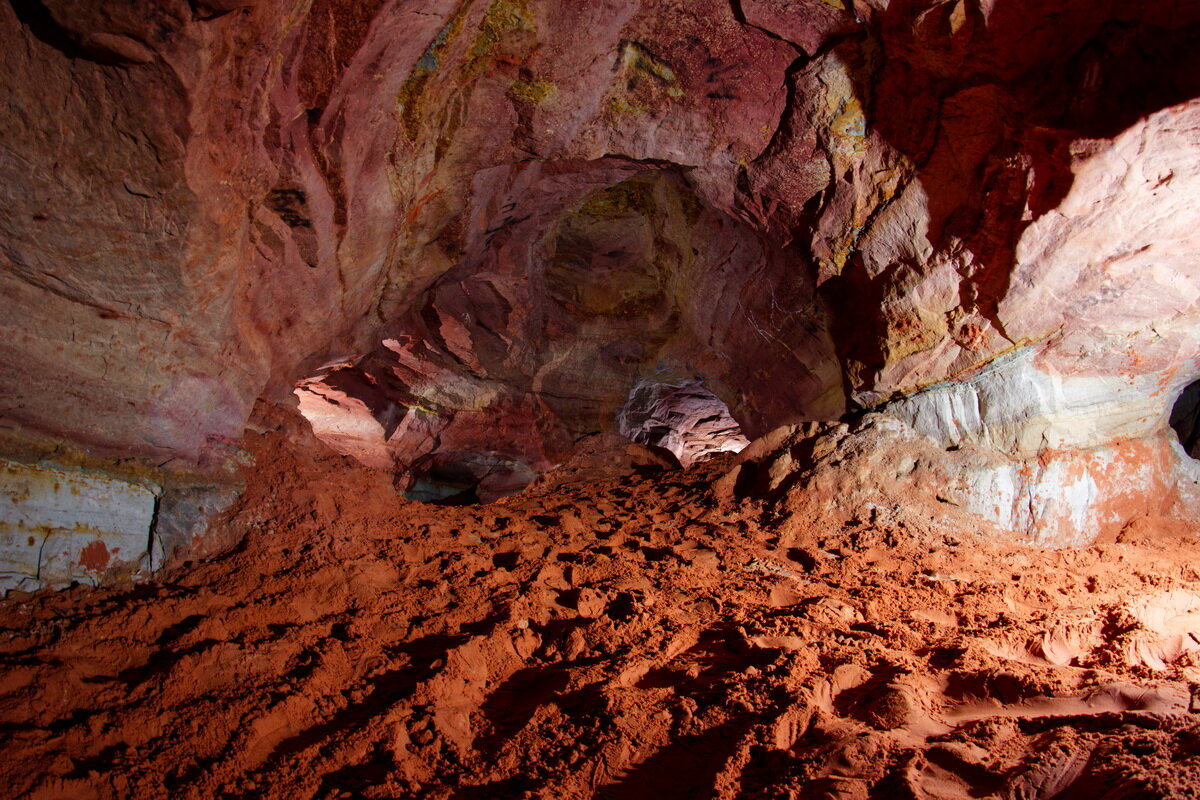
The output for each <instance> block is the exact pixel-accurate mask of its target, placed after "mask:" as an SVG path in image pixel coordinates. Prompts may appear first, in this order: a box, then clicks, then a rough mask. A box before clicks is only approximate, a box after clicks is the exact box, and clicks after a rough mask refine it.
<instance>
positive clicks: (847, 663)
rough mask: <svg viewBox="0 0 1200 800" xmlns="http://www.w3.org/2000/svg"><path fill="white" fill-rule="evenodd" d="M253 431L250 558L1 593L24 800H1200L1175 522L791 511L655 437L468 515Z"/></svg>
mask: <svg viewBox="0 0 1200 800" xmlns="http://www.w3.org/2000/svg"><path fill="white" fill-rule="evenodd" d="M248 446H249V447H250V448H251V451H252V452H253V454H254V456H255V462H254V466H253V467H252V468H250V469H249V470H248V473H247V476H246V480H247V488H246V492H245V494H244V496H243V498H242V499H241V501H240V502H239V504H238V505H237V507H236V508H235V509H234V510H233V511H232V512H231V513H230V515H229V517H228V519H227V520H225V521H224V522H223V523H221V527H222V528H223V531H222V535H225V536H229V537H231V540H237V541H240V544H238V545H237V546H236V547H235V548H233V549H232V550H230V551H229V552H227V553H226V554H224V555H222V556H219V557H215V558H212V559H209V560H207V561H203V562H197V563H189V564H183V565H181V566H179V567H177V568H176V569H175V570H174V571H173V572H171V573H169V574H168V575H166V576H164V577H163V579H162V580H161V581H160V582H157V583H153V584H148V585H142V586H136V587H129V588H123V589H100V590H95V589H89V588H84V587H76V588H74V589H70V590H67V591H63V592H45V593H40V594H37V595H25V596H15V595H14V596H10V597H9V598H8V599H7V600H6V601H5V602H4V603H3V604H0V631H2V632H3V635H2V636H0V732H2V739H0V741H2V744H0V755H2V758H0V786H3V787H4V789H5V791H4V792H3V794H4V796H6V797H30V798H38V799H39V800H49V798H71V799H72V800H85V799H86V798H168V797H169V798H174V799H176V800H178V799H179V798H197V799H199V798H217V797H229V798H289V800H290V799H291V798H310V797H311V798H445V799H446V800H450V799H451V798H454V799H456V800H466V799H467V798H575V797H579V798H585V797H598V798H654V799H655V800H665V799H666V798H709V797H712V798H735V797H737V798H806V799H807V798H850V799H862V798H921V799H922V800H924V799H925V798H929V799H931V800H936V799H940V798H953V799H954V800H959V799H960V798H972V797H996V798H1014V799H1016V798H1021V799H1023V800H1032V799H1034V798H1037V799H1040V800H1049V798H1068V799H1069V798H1099V797H1110V798H1135V797H1136V798H1168V797H1169V798H1187V797H1196V796H1200V717H1198V716H1197V715H1196V713H1195V712H1196V710H1197V709H1198V708H1200V695H1198V692H1200V666H1198V665H1200V661H1198V660H1197V656H1196V652H1197V651H1196V649H1195V648H1200V638H1198V637H1200V575H1198V574H1197V571H1196V569H1195V568H1194V566H1193V565H1195V564H1197V563H1200V544H1198V543H1197V541H1196V540H1195V538H1193V537H1192V536H1191V535H1186V536H1181V535H1179V532H1178V531H1175V532H1172V531H1170V530H1167V529H1164V527H1163V526H1162V525H1159V524H1158V523H1157V522H1156V521H1155V520H1153V519H1145V520H1141V521H1140V522H1138V523H1137V524H1135V525H1133V526H1130V528H1128V529H1127V530H1126V531H1125V533H1124V534H1123V535H1122V536H1121V537H1119V538H1118V540H1116V541H1112V542H1108V543H1104V544H1100V545H1097V546H1093V547H1090V548H1087V549H1082V550H1070V551H1046V550H1035V549H1029V548H1024V547H1020V546H1018V545H1014V544H1010V543H1004V542H997V541H995V540H994V539H993V540H992V541H988V540H985V539H983V538H982V537H981V536H980V535H978V534H975V533H972V532H971V531H968V530H963V531H960V532H956V533H954V534H953V535H949V534H946V533H944V532H936V531H934V529H932V528H929V529H926V528H922V527H921V526H919V525H906V524H904V523H903V522H888V523H872V522H869V521H864V520H858V519H850V520H849V521H844V522H840V523H838V524H837V525H833V524H832V523H829V522H822V521H820V520H811V521H806V520H803V519H795V518H790V519H788V520H781V518H780V515H782V514H787V513H791V512H787V511H786V510H783V508H782V507H773V506H769V505H766V504H763V503H761V502H756V501H750V500H746V501H737V502H735V501H732V500H722V499H720V497H719V496H718V494H716V493H714V491H713V489H712V483H713V481H714V479H715V478H716V477H717V476H718V475H720V474H721V473H722V472H723V470H724V469H725V468H727V465H728V462H725V466H722V465H721V464H719V463H710V464H708V465H704V466H701V467H698V468H695V469H692V470H690V471H686V472H685V471H669V470H663V469H661V468H660V467H657V466H655V465H654V464H653V459H652V458H645V459H642V460H641V464H640V466H639V465H638V463H637V462H638V459H637V458H629V459H627V460H628V461H629V465H628V466H629V467H630V470H629V472H628V474H626V475H624V476H619V477H608V478H603V479H597V478H596V476H597V473H596V472H595V471H594V470H591V471H589V468H588V467H587V464H584V466H583V467H581V468H579V469H577V470H575V471H572V470H565V471H564V472H562V473H560V475H558V476H555V477H552V478H551V479H549V480H543V481H539V483H538V484H537V485H535V486H534V487H532V488H531V489H530V490H529V491H527V492H526V493H523V494H521V495H518V496H515V497H511V498H508V499H506V500H504V501H501V502H498V503H495V504H491V505H486V506H471V507H462V508H448V507H438V506H427V505H419V504H416V503H411V502H407V501H405V500H403V499H402V498H401V497H399V496H398V495H397V494H396V492H395V490H394V488H393V486H392V485H391V483H390V480H389V478H388V476H386V475H384V474H382V473H379V472H372V471H370V470H367V469H365V468H362V467H360V466H357V465H356V464H355V463H354V462H352V461H350V460H348V459H345V458H342V457H339V456H336V455H334V454H332V453H331V452H329V451H328V450H325V449H324V448H323V446H321V445H319V444H317V443H316V442H315V441H312V440H310V439H308V440H306V438H305V436H304V434H303V432H302V431H301V430H300V428H298V427H295V424H294V423H293V422H291V421H287V420H282V418H280V419H279V421H277V422H275V423H272V424H270V425H266V426H265V427H264V432H262V433H258V434H251V435H250V436H249V444H248ZM630 452H632V451H627V452H626V453H625V455H624V456H622V458H624V457H625V456H628V455H629V454H630ZM635 455H636V454H635ZM594 456H595V454H593V459H592V462H590V463H592V464H593V465H594V464H595V463H599V462H598V461H597V459H596V458H595V457H594ZM585 461H586V460H585ZM580 463H583V462H580ZM589 477H590V478H591V479H592V480H588V478H589ZM785 521H786V523H787V524H783V522H785ZM785 530H786V531H787V533H786V538H784V535H783V534H781V533H780V531H785Z"/></svg>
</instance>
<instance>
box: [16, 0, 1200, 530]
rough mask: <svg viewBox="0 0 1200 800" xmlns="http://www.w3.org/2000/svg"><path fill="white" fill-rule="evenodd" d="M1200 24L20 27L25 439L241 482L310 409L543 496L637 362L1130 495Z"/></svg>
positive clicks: (1182, 378)
mask: <svg viewBox="0 0 1200 800" xmlns="http://www.w3.org/2000/svg"><path fill="white" fill-rule="evenodd" d="M1198 25H1200V3H1196V2H1178V1H1177V0H1170V2H1168V0H1150V1H1149V2H1143V3H1138V4H1127V3H1120V2H1115V0H1113V1H1110V2H1093V1H1092V0H1086V1H1085V0H1070V2H1066V3H1057V4H1045V3H1032V2H1022V1H1020V0H1007V2H1001V1H999V0H997V1H996V2H969V1H968V0H953V1H952V2H933V1H932V0H893V2H890V3H886V4H885V3H882V2H875V1H874V0H855V1H854V2H822V1H821V0H754V1H753V2H750V1H749V0H746V1H745V2H741V3H724V2H718V1H717V0H703V2H688V3H682V2H678V1H677V0H606V2H601V3H575V2H566V1H565V0H493V2H485V1H484V0H479V1H478V2H466V3H452V2H449V0H445V1H444V2H442V1H439V2H432V3H430V2H415V0H395V1H393V2H381V1H379V0H362V1H361V2H340V1H339V0H318V1H317V2H314V3H311V4H299V5H296V4H292V5H288V4H283V3H280V2H275V0H263V1H262V2H255V3H238V2H225V1H224V0H220V1H219V2H218V1H216V0H213V1H212V2H203V3H197V2H191V3H186V2H183V0H168V2H161V3H160V2H155V3H150V2H135V3H131V4H125V5H121V6H110V5H109V4H99V5H98V4H94V3H82V2H71V0H44V1H31V2H21V3H12V4H9V5H6V6H4V7H3V8H0V43H2V44H3V47H0V67H2V68H3V73H2V74H3V75H4V77H3V78H2V79H0V107H2V108H3V109H4V113H3V114H0V206H2V207H3V210H4V213H3V214H0V291H2V292H3V296H4V298H5V304H4V307H5V313H4V314H3V315H0V361H2V362H3V363H4V364H5V367H6V368H5V369H4V370H3V371H0V397H3V400H2V401H0V402H2V406H0V418H2V423H3V425H2V430H0V433H3V437H4V440H5V442H6V444H5V446H6V447H7V446H9V444H11V445H12V446H13V447H18V446H19V447H21V448H26V449H27V448H31V447H32V448H34V449H40V450H41V451H43V452H52V451H53V450H54V448H55V447H58V446H59V445H62V444H67V445H70V446H71V447H76V448H81V449H84V450H86V451H88V452H90V453H92V454H94V455H99V456H104V457H114V458H128V457H136V458H140V459H143V460H145V461H146V462H147V463H153V464H154V465H155V466H156V467H161V468H163V469H165V470H168V471H179V472H189V473H190V472H194V471H198V472H199V473H201V474H202V475H207V476H214V475H220V474H223V473H224V472H226V471H227V470H228V467H229V465H230V464H231V462H232V461H233V460H234V459H235V458H236V456H237V453H236V447H237V443H238V440H239V437H240V436H241V435H242V431H243V428H244V425H245V422H246V420H247V418H248V416H249V414H250V411H251V408H252V405H253V402H254V400H255V398H257V397H260V396H267V397H272V398H276V399H279V398H287V397H289V396H290V395H291V393H292V392H293V391H294V390H295V391H297V392H298V394H299V401H300V404H301V406H302V408H303V409H304V410H305V412H306V414H308V415H309V417H310V419H312V420H313V423H314V425H315V427H316V428H317V429H318V431H319V432H320V433H321V434H322V435H323V436H325V437H326V438H327V439H328V440H329V441H330V442H331V443H332V444H333V445H334V446H335V447H337V448H338V449H339V451H340V452H343V453H346V454H349V455H353V456H354V457H356V458H359V459H360V460H362V461H363V462H364V463H367V464H370V465H373V466H377V467H380V468H384V469H389V470H396V471H398V472H399V473H401V474H402V475H408V476H409V477H410V478H411V476H412V470H413V469H418V470H419V469H421V467H420V466H419V464H421V463H424V464H426V465H428V464H430V463H433V462H437V463H442V462H445V463H446V464H449V465H458V466H462V465H464V464H476V465H479V464H485V463H487V464H494V465H495V464H509V465H512V471H511V474H512V475H516V474H518V473H519V474H522V475H523V474H524V473H525V472H528V473H530V474H534V473H538V472H542V471H544V470H547V469H550V468H552V467H553V466H554V465H555V464H557V463H559V462H560V461H561V460H562V459H563V458H565V457H566V455H567V454H568V453H569V452H570V451H571V448H572V447H573V446H574V445H575V443H576V442H577V441H579V440H580V439H581V438H582V437H587V436H592V435H595V434H597V433H599V432H602V431H606V430H612V429H614V427H615V426H616V425H617V421H616V418H617V412H618V410H619V409H620V408H621V407H622V405H623V404H624V403H625V401H626V399H627V398H628V396H629V392H630V390H631V388H633V387H634V386H635V385H636V384H637V383H638V382H639V381H641V380H645V379H647V378H650V377H652V376H654V375H658V374H672V375H702V376H704V379H705V383H706V386H707V387H708V388H709V389H710V390H711V391H712V392H713V393H714V394H715V395H716V396H717V397H718V398H720V400H721V401H722V402H723V403H725V404H726V406H727V407H728V408H729V410H730V413H731V415H732V417H733V419H735V420H736V421H737V422H738V423H739V425H740V426H741V428H742V429H743V431H744V432H745V433H746V435H747V436H749V437H754V436H759V435H762V434H765V433H767V432H768V431H770V430H772V429H774V428H776V427H777V426H779V425H784V424H791V423H796V422H799V421H803V420H826V421H829V420H835V419H837V418H839V417H840V416H841V415H842V414H843V413H845V412H847V411H857V410H861V409H879V408H883V407H885V406H886V410H887V413H889V414H891V415H893V416H896V417H898V418H901V419H904V420H906V421H907V422H908V423H909V424H910V425H911V426H912V427H913V429H914V430H916V431H919V432H921V433H922V434H925V435H928V436H930V437H932V438H933V440H935V441H936V442H937V443H939V444H940V445H941V446H943V447H955V446H965V445H966V444H970V445H972V446H978V447H981V448H984V449H985V450H987V451H989V456H988V457H989V458H992V457H994V458H996V459H1000V461H999V462H998V463H1000V464H1002V465H1005V464H1006V465H1007V466H1003V467H1002V468H998V469H1000V472H1001V473H1003V472H1005V470H1007V471H1008V472H1010V473H1012V476H1013V477H1012V479H1011V482H1012V483H1013V485H1014V487H1016V488H1014V489H1013V492H1014V493H1015V494H1014V495H1013V496H1014V497H1024V496H1026V494H1027V493H1028V492H1035V491H1041V490H1040V489H1037V490H1035V489H1034V488H1033V487H1035V486H1043V485H1044V486H1046V487H1047V488H1046V491H1047V492H1050V493H1055V492H1059V491H1060V490H1063V491H1066V489H1067V487H1075V486H1081V485H1084V484H1081V483H1079V480H1081V479H1079V478H1078V475H1079V474H1082V473H1079V472H1078V470H1077V469H1076V467H1071V468H1070V469H1065V468H1064V470H1062V471H1061V475H1062V477H1061V478H1054V479H1051V478H1049V477H1047V476H1049V475H1058V474H1060V473H1058V472H1055V471H1054V469H1049V468H1047V469H1044V470H1040V471H1038V472H1037V475H1038V476H1039V477H1028V475H1027V474H1028V472H1029V470H1028V469H1026V466H1024V465H1028V464H1031V463H1034V461H1036V460H1038V459H1043V460H1044V459H1050V460H1051V461H1053V462H1054V463H1060V461H1062V463H1066V461H1071V462H1072V463H1078V464H1083V463H1085V462H1088V459H1092V461H1093V462H1095V464H1094V465H1093V466H1088V467H1086V468H1084V467H1079V469H1083V470H1084V472H1086V473H1087V474H1088V475H1091V476H1093V477H1092V478H1089V480H1092V481H1093V482H1096V485H1097V486H1100V484H1101V483H1103V481H1102V480H1099V479H1097V478H1095V475H1096V474H1097V473H1096V470H1100V469H1101V466H1100V462H1102V461H1104V460H1105V458H1107V457H1104V458H1102V457H1100V456H1098V455H1097V453H1101V452H1112V453H1115V452H1117V451H1120V450H1121V448H1124V447H1126V446H1127V445H1125V444H1122V443H1123V442H1126V441H1133V440H1136V441H1140V442H1158V443H1157V444H1147V445H1146V447H1149V448H1150V449H1151V450H1153V452H1154V454H1155V455H1153V456H1150V455H1148V456H1147V458H1150V460H1151V461H1152V462H1153V463H1156V464H1157V463H1159V461H1160V460H1162V463H1163V466H1162V468H1161V469H1159V470H1158V472H1159V473H1161V475H1168V474H1171V473H1172V471H1173V470H1177V469H1181V468H1183V467H1182V466H1180V464H1181V463H1182V462H1178V459H1179V458H1180V456H1179V454H1178V453H1177V452H1176V451H1174V450H1172V449H1170V448H1167V447H1166V446H1165V444H1164V442H1165V440H1163V441H1159V439H1160V438H1161V436H1162V435H1163V434H1164V432H1165V431H1166V430H1167V427H1166V426H1167V417H1168V414H1169V411H1170V408H1171V406H1172V404H1173V402H1174V399H1175V396H1176V394H1177V393H1178V392H1179V391H1180V390H1181V389H1182V387H1183V386H1185V385H1186V384H1188V383H1189V382H1191V381H1192V380H1193V379H1195V378H1196V377H1197V375H1198V374H1200V363H1198V362H1197V359H1196V352H1197V344H1200V342H1197V331H1200V302H1198V301H1200V296H1198V293H1200V275H1198V274H1197V266H1196V265H1197V264H1198V263H1200V258H1197V256H1200V246H1198V245H1200V242H1198V241H1197V235H1198V234H1197V231H1198V230H1200V226H1197V225H1196V224H1195V220H1196V218H1197V210H1196V203H1197V201H1196V199H1195V198H1196V197H1200V192H1198V191H1197V189H1200V186H1197V181H1198V180H1200V143H1198V142H1200V131H1198V130H1197V127H1198V125H1200V101H1197V100H1196V98H1197V97H1198V96H1200V78H1197V76H1198V75H1200V69H1197V67H1198V66H1200V64H1198V63H1197V59H1198V58H1200V57H1198V56H1197V55H1196V50H1195V48H1194V46H1193V43H1194V41H1195V37H1196V34H1197V31H1198V30H1200V28H1198V27H1197V26H1198ZM32 76H36V79H32ZM1129 446H1132V445H1129ZM1139 446H1140V445H1139ZM1098 448H1108V450H1101V449H1098ZM452 454H460V455H457V456H456V455H452ZM1047 454H1049V455H1047ZM422 459H424V461H422ZM430 459H432V460H433V462H431V461H430ZM1063 460H1065V461H1063ZM1116 460H1117V461H1121V459H1120V458H1117V459H1116ZM1167 462H1171V463H1172V464H1175V466H1171V467H1169V468H1168V465H1167ZM1177 462H1178V463H1177ZM1089 463H1090V462H1089ZM414 465H418V466H416V467H414ZM457 468H458V467H455V469H457ZM439 469H440V467H439ZM1155 469H1158V468H1157V467H1156V468H1155ZM471 474H472V475H474V474H475V473H474V472H472V473H471ZM489 474H490V473H489ZM997 474H1000V473H997ZM505 480H508V478H505ZM996 480H997V481H1000V483H1004V485H1007V483H1005V482H1006V481H1009V478H996ZM1139 480H1140V483H1137V485H1138V486H1144V487H1145V489H1146V491H1157V490H1158V488H1156V487H1159V484H1158V483H1155V481H1154V480H1150V479H1149V478H1146V479H1145V480H1141V479H1139ZM1155 480H1157V479H1155ZM1164 480H1166V479H1165V478H1164ZM1047 481H1049V483H1047ZM1039 482H1040V483H1039ZM988 485H991V484H988ZM996 485H999V484H996ZM1089 485H1090V484H1089ZM1159 488H1161V487H1159ZM1071 491H1075V490H1074V489H1072V490H1071ZM1079 491H1080V492H1082V490H1079ZM1088 491H1089V492H1090V491H1091V490H1090V489H1089V490H1088ZM1097 491H1100V490H1099V489H1098V490H1097ZM1079 496H1083V494H1080V495H1079ZM1088 496H1089V497H1091V496H1092V495H1090V494H1089V495H1088ZM1095 496H1097V497H1098V496H1099V495H1095ZM1147 502H1149V501H1147ZM1001 517H1003V515H1001ZM1013 524H1014V525H1016V527H1017V528H1021V527H1022V526H1024V522H1021V523H1019V524H1018V523H1016V522H1014V523H1013ZM1068 538H1069V537H1068Z"/></svg>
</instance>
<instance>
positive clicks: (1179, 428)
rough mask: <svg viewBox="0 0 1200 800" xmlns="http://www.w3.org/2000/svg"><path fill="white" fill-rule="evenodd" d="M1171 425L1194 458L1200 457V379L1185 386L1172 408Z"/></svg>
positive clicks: (1184, 447) (1180, 441)
mask: <svg viewBox="0 0 1200 800" xmlns="http://www.w3.org/2000/svg"><path fill="white" fill-rule="evenodd" d="M1170 422H1171V427H1172V428H1173V429H1174V430H1175V434H1176V435H1177V436H1178V437H1179V443H1180V444H1181V445H1183V449H1184V450H1185V451H1187V454H1188V455H1189V456H1191V457H1192V458H1200V381H1194V382H1192V383H1189V384H1188V385H1187V386H1185V387H1184V389H1183V391H1182V392H1180V393H1179V397H1178V398H1177V399H1176V400H1175V405H1174V406H1173V407H1172V408H1171V417H1170Z"/></svg>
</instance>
